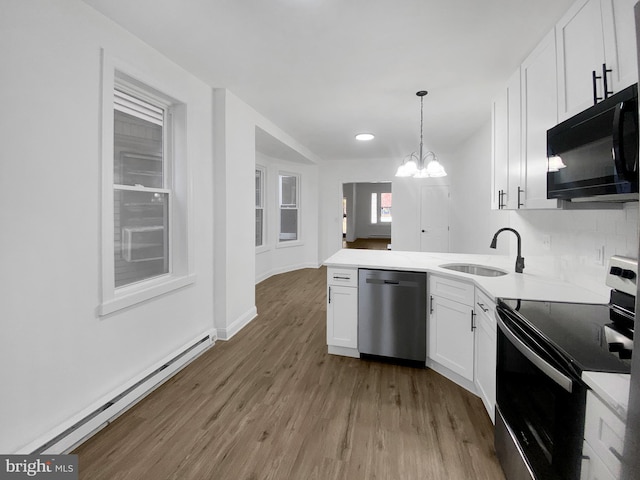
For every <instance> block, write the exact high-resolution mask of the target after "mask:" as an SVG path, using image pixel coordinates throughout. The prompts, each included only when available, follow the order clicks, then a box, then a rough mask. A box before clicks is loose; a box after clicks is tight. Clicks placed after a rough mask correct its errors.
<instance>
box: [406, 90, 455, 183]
mask: <svg viewBox="0 0 640 480" xmlns="http://www.w3.org/2000/svg"><path fill="white" fill-rule="evenodd" d="M426 94H427V91H426V90H420V91H419V92H417V93H416V95H417V96H418V97H420V151H419V153H417V154H416V152H411V154H410V155H407V156H406V157H405V158H404V160H403V161H402V164H401V165H400V166H399V167H398V170H397V171H396V177H413V178H435V177H445V176H446V175H447V172H445V170H444V167H443V166H442V164H441V163H440V162H438V157H436V154H435V153H433V152H431V151H429V152H427V153H425V154H424V155H422V148H423V145H422V130H423V128H422V127H423V103H424V96H425V95H426Z"/></svg>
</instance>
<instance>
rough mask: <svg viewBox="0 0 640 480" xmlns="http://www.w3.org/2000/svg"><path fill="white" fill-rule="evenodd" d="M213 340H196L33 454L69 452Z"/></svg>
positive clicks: (208, 337) (186, 362)
mask: <svg viewBox="0 0 640 480" xmlns="http://www.w3.org/2000/svg"><path fill="white" fill-rule="evenodd" d="M214 341H215V339H212V338H211V336H210V335H207V336H205V337H203V338H201V339H200V340H198V341H196V342H195V343H193V344H192V345H191V346H189V347H187V348H186V349H185V350H183V351H182V352H181V353H179V354H178V355H176V356H175V357H173V358H172V359H171V360H169V361H168V362H166V363H165V364H163V365H162V366H160V367H158V368H157V369H155V370H154V371H153V372H151V373H150V374H148V375H147V376H146V377H144V378H143V379H142V380H140V381H138V382H137V383H135V384H134V385H132V386H131V387H129V388H127V389H126V390H125V391H123V392H122V393H120V394H119V395H117V396H116V397H114V398H113V399H111V400H109V401H108V402H106V403H105V404H104V405H102V406H101V407H99V408H97V409H96V410H94V411H93V412H92V413H90V414H89V415H87V416H85V417H84V418H83V419H82V420H80V421H79V422H77V423H75V424H74V425H72V426H71V427H69V428H67V429H66V430H65V431H64V432H62V433H61V434H59V435H57V436H56V437H54V438H52V439H51V440H50V441H48V442H46V443H45V444H44V445H42V446H40V447H39V448H37V449H36V450H35V451H34V452H32V454H33V455H45V454H50V455H58V454H65V453H69V452H70V451H72V450H73V449H74V448H75V447H77V446H78V445H80V444H81V443H83V442H84V441H85V440H87V439H88V438H89V437H91V436H93V435H94V434H96V433H97V432H99V431H100V430H102V429H103V428H104V427H106V426H107V425H109V424H110V423H111V422H112V421H113V420H114V419H116V418H117V417H119V416H120V415H121V414H123V413H124V412H125V411H126V410H128V409H129V408H131V407H132V406H134V405H135V404H136V403H138V402H139V401H140V400H142V399H143V398H144V397H146V396H147V395H148V394H149V393H151V392H152V391H153V390H155V389H156V388H157V387H159V386H160V385H162V384H163V383H164V382H165V381H167V380H168V379H169V378H171V377H172V376H173V375H174V374H175V373H177V372H178V371H179V370H181V369H182V368H183V367H185V366H187V365H188V364H189V363H190V362H191V361H192V360H194V359H195V358H196V357H197V356H199V355H200V354H201V353H203V352H204V351H205V350H207V349H208V348H209V347H210V346H211V345H213V342H214Z"/></svg>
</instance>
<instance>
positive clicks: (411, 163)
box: [396, 154, 418, 177]
mask: <svg viewBox="0 0 640 480" xmlns="http://www.w3.org/2000/svg"><path fill="white" fill-rule="evenodd" d="M407 158H408V160H406V159H405V161H404V162H402V165H400V166H399V167H398V170H397V171H396V177H413V176H415V174H416V172H417V171H418V164H417V163H416V161H415V160H414V159H413V158H414V155H413V154H412V155H410V156H409V157H407Z"/></svg>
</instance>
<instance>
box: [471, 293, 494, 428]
mask: <svg viewBox="0 0 640 480" xmlns="http://www.w3.org/2000/svg"><path fill="white" fill-rule="evenodd" d="M495 309H496V305H495V303H494V302H493V301H492V300H491V299H490V298H489V297H487V296H486V295H485V294H484V293H483V292H481V291H480V290H478V289H476V303H475V310H476V330H475V334H476V337H475V362H474V363H475V379H474V384H475V387H476V392H477V394H478V396H480V398H481V399H482V403H484V407H485V408H486V410H487V413H488V414H489V417H491V421H492V422H494V423H495V404H496V318H495Z"/></svg>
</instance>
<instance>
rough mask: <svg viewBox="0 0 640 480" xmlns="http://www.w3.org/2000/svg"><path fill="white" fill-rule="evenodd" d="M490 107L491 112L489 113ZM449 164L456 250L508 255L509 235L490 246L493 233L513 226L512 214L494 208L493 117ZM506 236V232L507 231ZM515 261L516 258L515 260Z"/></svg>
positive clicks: (463, 145)
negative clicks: (492, 181) (510, 217)
mask: <svg viewBox="0 0 640 480" xmlns="http://www.w3.org/2000/svg"><path fill="white" fill-rule="evenodd" d="M489 113H490V112H489V109H488V108H487V114H489ZM450 157H451V158H452V161H451V162H449V164H448V165H447V167H448V169H449V170H448V173H449V177H450V178H451V180H450V181H451V190H450V192H451V204H450V206H451V210H450V213H451V217H450V218H451V230H450V236H449V238H450V245H451V251H452V252H459V253H479V254H492V253H498V254H506V253H508V251H509V240H508V237H506V236H505V238H502V237H500V239H499V241H498V248H497V249H496V250H493V249H490V248H489V244H490V243H491V239H492V238H493V234H494V233H495V232H496V231H497V230H498V229H499V228H502V227H507V226H509V215H508V213H507V212H505V211H503V210H491V124H490V122H489V119H487V123H485V124H484V125H483V126H482V127H481V128H480V129H479V130H478V131H477V132H476V133H475V134H473V135H472V136H471V137H469V138H468V139H467V141H465V142H462V144H461V146H460V148H459V149H458V150H457V151H456V152H454V153H453V154H451V156H450ZM503 235H505V234H503ZM514 261H515V260H514Z"/></svg>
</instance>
